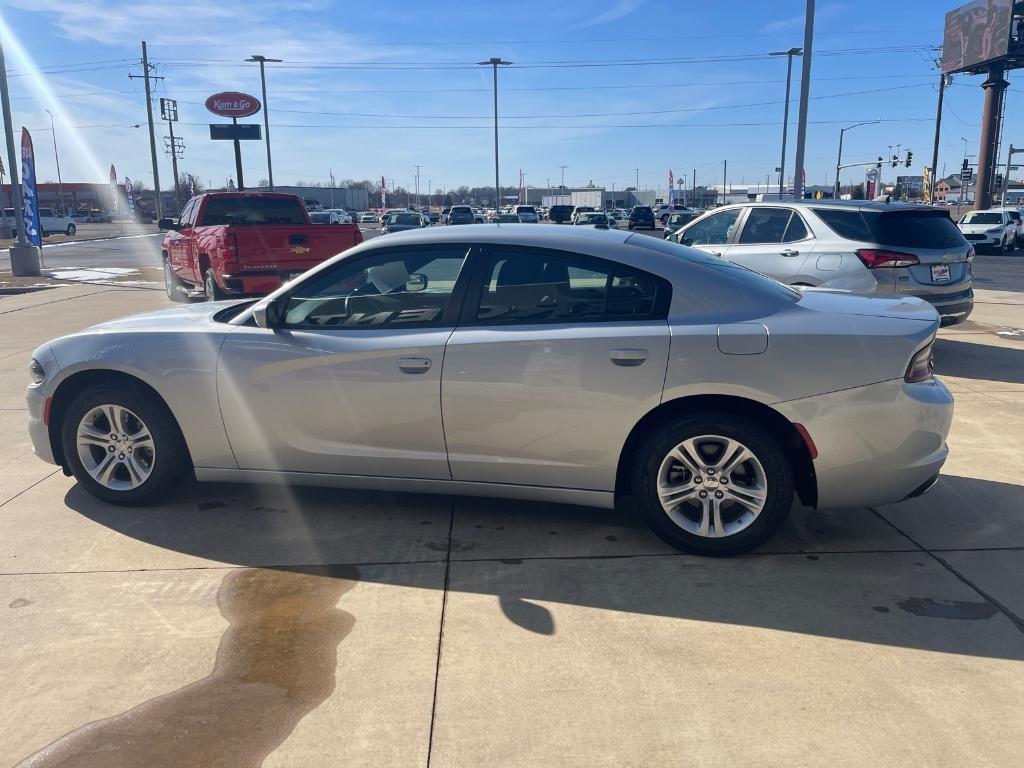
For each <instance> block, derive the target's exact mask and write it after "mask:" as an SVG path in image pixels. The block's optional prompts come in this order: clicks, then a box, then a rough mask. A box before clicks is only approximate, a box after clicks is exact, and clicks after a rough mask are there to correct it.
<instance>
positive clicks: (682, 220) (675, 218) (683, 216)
mask: <svg viewBox="0 0 1024 768" xmlns="http://www.w3.org/2000/svg"><path fill="white" fill-rule="evenodd" d="M698 216H700V214H699V213H698V212H697V211H687V212H685V213H670V214H669V216H668V219H667V220H666V221H665V234H664V239H665V240H673V241H674V242H677V243H678V242H679V238H678V237H677V235H678V234H679V230H680V229H681V228H682V227H684V226H686V225H687V224H689V223H690V222H691V221H693V220H694V219H696V218H697V217H698Z"/></svg>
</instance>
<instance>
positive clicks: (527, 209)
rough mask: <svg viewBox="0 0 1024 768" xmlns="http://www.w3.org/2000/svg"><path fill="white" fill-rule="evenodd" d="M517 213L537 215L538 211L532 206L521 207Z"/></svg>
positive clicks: (517, 209)
mask: <svg viewBox="0 0 1024 768" xmlns="http://www.w3.org/2000/svg"><path fill="white" fill-rule="evenodd" d="M516 213H536V211H535V210H533V206H532V205H520V206H519V207H517V208H516Z"/></svg>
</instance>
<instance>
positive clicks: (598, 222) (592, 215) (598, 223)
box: [572, 211, 619, 229]
mask: <svg viewBox="0 0 1024 768" xmlns="http://www.w3.org/2000/svg"><path fill="white" fill-rule="evenodd" d="M572 223H573V226H576V227H597V228H598V229H618V228H619V225H618V224H616V223H615V219H613V218H612V217H611V216H609V215H608V214H607V213H605V212H604V211H584V212H583V213H580V214H579V215H577V216H576V217H575V218H573V220H572Z"/></svg>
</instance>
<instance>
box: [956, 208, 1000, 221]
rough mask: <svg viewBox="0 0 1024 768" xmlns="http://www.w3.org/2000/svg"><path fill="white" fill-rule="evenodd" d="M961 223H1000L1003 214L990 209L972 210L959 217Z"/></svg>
mask: <svg viewBox="0 0 1024 768" xmlns="http://www.w3.org/2000/svg"><path fill="white" fill-rule="evenodd" d="M960 223H961V224H1002V223H1003V214H1001V213H992V212H991V211H972V212H971V213H968V214H967V215H966V216H964V217H963V218H962V219H960Z"/></svg>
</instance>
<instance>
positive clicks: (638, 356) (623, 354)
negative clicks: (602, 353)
mask: <svg viewBox="0 0 1024 768" xmlns="http://www.w3.org/2000/svg"><path fill="white" fill-rule="evenodd" d="M608 357H609V358H611V361H612V362H613V363H615V365H622V366H625V367H627V368H628V367H630V366H634V365H642V364H643V362H644V360H646V359H647V350H646V349H613V350H612V351H611V352H609V353H608Z"/></svg>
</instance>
